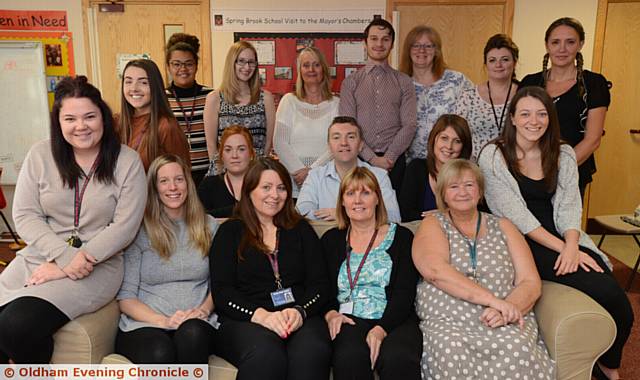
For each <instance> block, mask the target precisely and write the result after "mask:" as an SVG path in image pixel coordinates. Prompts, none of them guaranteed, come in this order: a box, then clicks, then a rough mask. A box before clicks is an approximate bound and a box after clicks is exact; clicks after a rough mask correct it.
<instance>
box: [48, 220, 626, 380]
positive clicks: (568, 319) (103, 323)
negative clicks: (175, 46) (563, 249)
mask: <svg viewBox="0 0 640 380" xmlns="http://www.w3.org/2000/svg"><path fill="white" fill-rule="evenodd" d="M313 226H314V228H315V230H316V232H317V233H318V235H322V233H324V231H326V230H327V229H329V228H331V227H332V226H333V224H330V223H322V222H321V223H318V222H314V223H313ZM407 227H409V228H410V229H412V230H413V231H414V232H415V230H416V229H417V227H418V224H417V223H410V224H407ZM542 287H543V289H542V297H541V298H540V300H539V301H538V303H537V304H536V306H535V312H536V315H537V318H538V322H539V325H540V331H541V333H542V336H543V338H544V341H545V343H546V345H547V348H548V349H549V352H550V354H551V356H552V357H553V358H554V359H555V360H556V364H557V368H558V379H561V380H590V379H591V368H592V366H593V364H594V362H595V360H596V358H598V357H599V356H600V355H601V354H602V353H603V352H605V351H606V350H607V349H608V348H609V346H611V344H612V343H613V340H614V338H615V335H616V326H615V323H614V321H613V319H612V318H611V316H610V315H609V313H607V312H606V311H605V310H604V309H603V308H602V307H601V306H600V305H598V304H597V303H595V301H593V300H592V299H591V298H589V297H588V296H587V295H585V294H583V293H581V292H579V291H577V290H575V289H572V288H569V287H567V286H563V285H559V284H555V283H550V282H543V285H542ZM118 317H119V312H118V307H117V304H116V303H115V301H114V302H111V303H110V304H109V305H107V306H105V307H103V308H102V309H100V310H98V311H97V312H95V313H91V314H87V315H83V316H81V317H79V318H77V319H75V320H73V321H71V322H69V323H68V324H67V325H65V326H64V327H63V328H62V329H60V331H58V333H56V335H55V336H54V341H55V347H54V353H53V358H52V363H78V364H87V363H100V362H102V363H105V364H122V363H129V361H128V360H127V359H126V358H125V357H123V356H120V355H117V354H113V345H114V340H115V334H116V331H117V323H118ZM235 376H236V369H235V368H234V367H233V366H232V365H230V364H229V363H227V362H226V361H224V360H222V359H221V358H218V357H216V356H213V355H212V356H211V357H210V358H209V379H215V380H233V379H235Z"/></svg>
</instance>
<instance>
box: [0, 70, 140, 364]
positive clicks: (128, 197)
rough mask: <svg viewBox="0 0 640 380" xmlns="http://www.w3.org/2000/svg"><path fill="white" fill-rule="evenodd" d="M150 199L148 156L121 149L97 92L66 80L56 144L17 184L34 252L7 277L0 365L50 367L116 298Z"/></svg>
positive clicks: (0, 285)
mask: <svg viewBox="0 0 640 380" xmlns="http://www.w3.org/2000/svg"><path fill="white" fill-rule="evenodd" d="M74 190H75V191H74ZM146 197H147V192H146V191H145V188H144V169H143V167H142V162H141V161H140V157H139V156H138V154H137V153H136V152H135V151H133V150H131V149H129V148H128V147H126V146H124V145H120V143H119V141H118V137H117V136H116V133H115V131H114V128H113V117H112V115H111V110H110V109H109V107H108V106H107V104H106V103H105V102H104V101H103V100H102V97H101V96H100V92H99V91H98V89H96V88H95V87H93V86H92V85H90V84H89V83H87V78H86V77H84V76H78V77H76V78H66V79H64V80H62V81H61V82H60V83H59V84H58V85H57V87H56V92H55V96H54V104H53V110H52V112H51V139H50V140H48V141H41V142H39V143H37V144H35V145H34V146H33V147H32V148H31V150H30V151H29V153H28V154H27V157H26V158H25V160H24V162H23V164H22V168H21V170H20V175H19V176H18V182H17V184H16V192H15V197H14V201H13V216H14V221H15V223H16V229H17V230H18V233H19V234H20V236H21V237H22V238H23V239H24V240H25V241H26V242H27V244H28V246H27V247H26V248H25V249H23V250H21V251H19V252H18V253H17V254H16V258H15V259H14V260H13V261H12V262H11V264H10V265H9V266H8V267H7V268H6V269H5V270H4V272H2V275H0V362H2V363H7V361H8V360H9V359H11V360H12V361H14V362H16V363H48V362H49V360H50V359H51V355H52V354H53V338H52V336H53V334H54V333H55V332H56V331H57V330H58V329H59V328H61V327H62V326H63V325H65V324H66V323H67V322H68V321H69V320H72V319H74V318H76V317H78V316H79V315H81V314H85V313H90V312H94V311H96V310H98V309H99V308H101V307H102V306H104V305H106V304H107V303H108V302H110V301H111V300H112V299H113V298H114V296H115V295H116V293H117V292H118V288H119V287H120V284H121V282H122V273H123V268H122V256H121V255H119V254H118V253H119V252H120V251H121V250H122V249H123V248H124V247H126V246H127V245H128V244H129V243H130V242H131V240H133V238H134V236H135V231H137V229H138V227H139V225H140V220H141V219H142V214H143V212H144V202H145V200H146Z"/></svg>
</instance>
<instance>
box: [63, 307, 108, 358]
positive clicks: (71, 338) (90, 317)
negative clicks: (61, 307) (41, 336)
mask: <svg viewBox="0 0 640 380" xmlns="http://www.w3.org/2000/svg"><path fill="white" fill-rule="evenodd" d="M119 319H120V309H119V308H118V304H117V302H116V301H115V300H113V301H111V302H110V303H108V304H107V305H105V306H103V307H102V308H101V309H99V310H97V311H95V312H93V313H89V314H84V315H81V316H80V317H78V318H76V319H74V320H72V321H70V322H69V323H67V324H66V325H64V326H63V327H62V328H61V329H60V330H58V332H56V333H55V335H54V336H53V343H54V346H53V356H52V357H51V363H53V364H95V363H100V361H101V360H102V358H103V357H104V356H106V355H108V354H110V353H112V352H113V348H114V345H115V340H116V333H117V331H118V320H119Z"/></svg>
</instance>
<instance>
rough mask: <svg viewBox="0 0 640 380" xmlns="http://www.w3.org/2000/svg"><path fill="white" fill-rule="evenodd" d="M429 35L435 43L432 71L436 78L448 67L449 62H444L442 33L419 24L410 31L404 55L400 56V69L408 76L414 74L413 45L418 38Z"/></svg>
mask: <svg viewBox="0 0 640 380" xmlns="http://www.w3.org/2000/svg"><path fill="white" fill-rule="evenodd" d="M422 36H427V38H429V41H431V43H432V44H434V45H435V48H434V51H433V62H432V63H431V72H432V73H433V75H434V76H435V77H436V80H438V79H440V78H442V75H443V74H444V70H445V69H446V68H447V64H446V63H445V62H444V55H443V54H442V39H441V38H440V33H438V31H437V30H436V29H435V28H433V27H431V26H426V25H418V26H416V27H414V28H413V29H411V30H410V31H409V34H407V37H406V38H405V39H404V43H403V44H402V55H401V56H400V67H399V70H400V71H402V72H403V73H405V74H407V75H408V76H410V77H411V76H413V61H412V60H411V45H413V44H414V43H415V42H416V41H417V40H418V38H420V37H422Z"/></svg>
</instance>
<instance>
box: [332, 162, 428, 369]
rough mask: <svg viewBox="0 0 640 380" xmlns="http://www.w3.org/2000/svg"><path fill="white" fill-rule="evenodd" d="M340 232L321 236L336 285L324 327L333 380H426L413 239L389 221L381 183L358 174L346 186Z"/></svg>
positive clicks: (347, 178)
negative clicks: (416, 304)
mask: <svg viewBox="0 0 640 380" xmlns="http://www.w3.org/2000/svg"><path fill="white" fill-rule="evenodd" d="M336 210H337V213H336V219H337V220H338V227H337V228H333V229H331V230H329V231H327V232H326V233H325V234H324V235H323V236H322V245H323V247H324V252H325V256H326V259H327V268H328V271H329V279H330V286H331V290H332V292H331V299H330V301H329V311H328V312H326V313H325V317H324V318H325V320H326V321H327V325H328V326H329V333H330V335H331V339H332V340H333V361H332V367H333V378H334V379H336V380H341V379H373V373H374V370H375V371H376V372H377V373H378V375H379V376H380V379H381V380H386V379H403V380H411V379H414V380H419V379H420V356H421V354H422V347H421V342H422V335H421V334H420V330H419V329H418V320H417V317H416V315H415V311H414V308H413V303H414V301H415V295H416V284H417V282H418V272H417V271H416V269H415V267H414V266H413V262H412V260H411V243H412V241H413V234H412V233H411V231H409V230H408V229H407V228H405V227H402V226H398V225H397V224H395V223H389V222H388V221H387V210H386V208H385V206H384V200H383V198H382V191H381V190H380V186H379V185H378V180H377V179H376V176H375V175H374V174H373V173H372V172H371V171H370V170H369V169H367V168H364V167H356V168H355V169H353V170H351V171H350V172H349V173H348V174H347V175H346V176H345V177H344V178H343V179H342V183H341V184H340V191H339V193H338V201H337V205H336Z"/></svg>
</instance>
